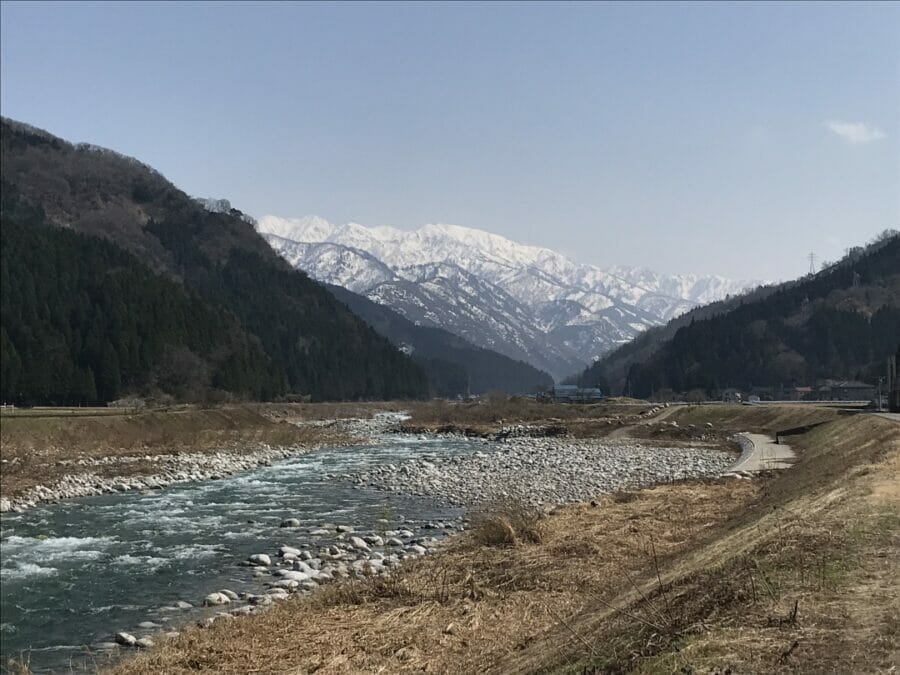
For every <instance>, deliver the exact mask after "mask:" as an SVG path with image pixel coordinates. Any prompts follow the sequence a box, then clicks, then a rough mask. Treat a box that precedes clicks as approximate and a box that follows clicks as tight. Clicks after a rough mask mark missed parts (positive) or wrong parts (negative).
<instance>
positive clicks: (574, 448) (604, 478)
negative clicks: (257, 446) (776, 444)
mask: <svg viewBox="0 0 900 675" xmlns="http://www.w3.org/2000/svg"><path fill="white" fill-rule="evenodd" d="M498 445H499V447H498V449H497V450H495V451H494V452H477V453H472V454H470V455H467V456H460V455H455V456H443V457H440V456H431V457H428V458H412V459H409V460H407V461H405V462H402V463H398V464H386V465H382V466H376V467H372V468H369V469H367V470H365V471H361V472H358V473H356V474H352V475H351V476H350V480H352V481H353V482H354V483H356V484H357V485H366V486H371V487H375V488H376V489H381V490H385V491H389V492H394V493H399V494H412V495H427V496H429V497H442V498H444V499H446V500H448V501H449V502H451V503H452V504H454V505H457V506H478V505H481V504H486V503H491V502H497V501H502V500H507V499H513V500H516V501H521V502H524V503H528V504H530V505H532V506H536V507H541V508H551V507H552V506H555V505H558V504H566V503H572V502H581V501H587V500H590V499H591V498H593V497H595V496H597V495H600V494H604V493H611V492H616V491H618V490H624V489H637V488H641V487H646V486H649V485H653V484H656V483H665V482H670V481H676V480H682V479H686V478H695V477H704V476H719V475H722V473H724V472H725V471H726V470H727V469H728V467H730V466H731V465H732V464H733V463H734V459H735V458H734V456H733V455H732V454H731V453H728V452H724V451H721V450H716V449H712V448H689V447H688V448H684V447H678V448H676V447H657V446H650V445H644V444H641V443H639V442H636V441H631V440H622V441H616V442H610V441H606V440H601V439H571V438H559V437H540V436H539V437H531V436H528V435H527V434H526V433H525V432H522V435H521V436H516V435H511V436H510V437H508V438H507V440H505V441H503V442H502V443H500V444H498ZM427 525H428V526H430V527H431V528H432V529H439V530H441V529H443V530H446V529H452V528H448V527H447V525H448V524H447V523H442V522H431V523H427ZM412 537H413V533H412V532H411V531H409V530H401V531H399V532H398V533H397V535H396V536H395V537H391V538H390V539H388V541H387V544H388V545H389V546H396V545H397V540H398V539H406V540H409V539H410V538H412ZM367 540H368V539H367ZM351 541H352V540H351Z"/></svg>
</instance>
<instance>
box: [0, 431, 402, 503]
mask: <svg viewBox="0 0 900 675" xmlns="http://www.w3.org/2000/svg"><path fill="white" fill-rule="evenodd" d="M399 419H402V416H399V415H396V414H390V413H389V414H379V415H376V416H375V417H374V418H373V419H332V420H314V421H298V422H296V424H297V425H298V426H313V427H320V428H324V429H328V430H331V431H334V433H335V436H336V437H338V436H340V437H341V438H342V439H344V440H343V441H342V443H341V444H342V445H346V446H348V447H350V446H353V445H358V444H361V443H364V442H366V441H367V440H368V439H369V438H370V437H371V436H372V435H373V434H377V433H384V432H385V431H388V430H391V429H393V428H394V427H395V426H396V424H397V421H398V420H399ZM348 438H350V439H353V440H346V439H348ZM325 445H329V443H327V442H326V443H319V444H314V445H292V446H272V445H269V444H266V443H259V444H256V445H252V446H249V447H248V446H246V445H243V446H241V447H228V448H223V449H222V450H221V451H219V452H212V453H209V452H205V453H179V454H155V455H140V454H137V455H129V456H111V457H92V458H86V459H78V460H62V461H60V462H57V464H59V465H63V466H66V467H67V468H68V467H71V473H66V474H65V475H63V476H62V478H60V479H59V480H56V481H54V482H53V483H51V484H46V485H37V486H35V487H33V488H30V489H29V490H27V491H26V492H25V493H23V494H21V495H17V496H15V497H12V498H10V497H6V496H3V497H0V513H5V512H7V511H14V512H17V513H21V512H23V511H25V510H26V509H29V508H32V507H34V506H36V505H38V504H45V503H54V502H58V501H60V500H63V499H73V498H75V497H89V496H92V495H101V494H112V493H115V492H126V491H128V490H158V489H161V488H164V487H168V486H170V485H177V484H179V483H189V482H193V481H203V480H216V479H220V478H224V477H226V476H230V475H233V474H235V473H239V472H241V471H249V470H251V469H254V468H258V467H260V466H268V465H270V464H272V463H273V462H277V461H279V460H283V459H288V458H290V457H297V456H298V455H303V454H306V453H309V452H313V451H315V450H317V449H319V448H321V447H324V446H325ZM5 461H6V460H4V462H5ZM137 463H141V464H143V465H144V467H146V466H147V465H150V466H151V467H152V469H150V470H149V471H147V470H146V468H145V470H144V471H142V472H141V473H140V474H138V475H129V472H128V467H129V465H133V464H137ZM110 474H113V475H110Z"/></svg>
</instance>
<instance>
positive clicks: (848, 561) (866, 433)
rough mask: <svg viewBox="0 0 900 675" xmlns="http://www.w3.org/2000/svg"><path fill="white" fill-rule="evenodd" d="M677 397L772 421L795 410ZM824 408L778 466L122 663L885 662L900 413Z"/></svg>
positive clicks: (754, 666) (203, 634) (662, 491)
mask: <svg viewBox="0 0 900 675" xmlns="http://www.w3.org/2000/svg"><path fill="white" fill-rule="evenodd" d="M743 411H746V412H743ZM757 411H763V412H757ZM765 411H768V412H765ZM673 414H675V413H673ZM678 414H679V415H691V416H696V415H701V414H702V415H704V416H705V415H710V414H714V415H726V414H727V415H728V416H729V423H730V424H732V425H734V426H735V427H738V428H741V427H745V428H757V429H765V428H772V427H773V426H778V425H779V424H781V422H779V421H778V420H779V419H780V418H782V417H786V420H785V421H788V422H790V425H791V426H794V425H795V423H796V422H797V419H798V414H799V413H796V412H794V411H784V410H773V409H767V408H760V409H747V408H736V409H735V410H734V411H731V412H728V411H724V412H723V411H719V412H714V413H710V412H707V409H697V410H695V411H688V410H685V411H681V412H679V413H678ZM815 414H816V413H814V412H810V411H808V410H807V412H805V413H802V414H799V416H800V417H802V418H803V419H804V422H805V421H806V419H807V417H808V416H813V417H814V416H815ZM822 414H823V415H824V414H825V413H822ZM828 416H829V417H830V418H831V419H830V421H827V422H826V423H825V424H823V425H821V426H819V427H816V428H815V429H813V430H812V431H810V432H808V433H807V434H805V435H803V436H797V437H795V438H794V443H795V449H796V450H797V451H798V454H799V461H798V463H797V465H796V466H795V467H794V468H793V469H791V470H790V471H787V472H783V473H780V474H778V475H775V476H773V477H771V478H768V479H761V480H757V481H735V480H721V481H713V482H693V483H684V484H678V485H668V486H661V487H657V488H653V489H650V490H645V491H643V492H641V493H637V494H628V495H618V496H613V497H603V498H601V499H600V500H598V506H597V507H596V508H592V507H590V506H588V505H579V506H573V507H569V508H565V509H562V510H561V511H560V512H559V513H557V514H555V515H553V516H551V517H549V518H547V519H545V520H542V521H540V522H539V523H538V526H539V530H540V532H541V534H542V537H541V542H540V543H519V544H518V545H516V546H513V547H496V546H485V545H484V544H483V543H479V541H478V539H477V537H476V536H474V535H470V536H464V537H462V538H460V539H459V540H457V541H456V542H455V543H454V544H452V545H451V547H450V548H449V549H448V550H446V551H445V552H443V553H441V554H439V555H435V556H429V557H428V558H426V559H423V560H420V561H417V562H416V563H414V564H412V565H409V566H407V567H405V568H404V569H403V570H401V572H400V573H398V574H397V575H396V576H395V577H393V578H391V579H390V580H388V581H371V582H356V583H353V584H344V585H337V586H333V587H329V588H327V589H325V590H324V591H323V592H321V593H320V594H318V595H317V596H314V597H312V598H309V599H295V600H292V601H291V602H288V603H285V604H283V605H280V606H278V607H276V608H274V609H273V610H272V611H271V612H268V613H266V614H264V615H262V616H259V617H254V618H249V619H236V620H233V621H227V622H222V623H220V624H217V625H216V626H214V627H213V628H211V629H209V630H188V631H186V632H185V633H183V634H182V635H180V636H179V637H178V638H175V639H173V640H169V641H165V642H164V643H163V644H162V645H161V646H159V647H158V648H157V649H155V650H152V651H150V652H149V653H143V654H140V655H138V656H137V657H136V658H135V659H133V660H129V661H126V662H123V663H122V664H120V665H119V666H118V667H117V668H116V669H115V672H118V673H141V674H143V673H151V672H153V673H155V672H197V671H205V672H239V671H240V672H247V671H251V670H257V671H259V672H272V671H275V670H279V671H280V670H282V669H283V670H286V671H288V672H311V671H313V670H315V671H316V672H328V673H350V672H376V671H377V672H423V671H427V672H498V673H500V672H502V673H507V672H554V671H564V672H673V671H678V670H679V669H682V668H683V669H685V671H684V672H723V671H724V670H725V669H727V668H731V669H732V671H733V672H760V671H766V672H771V671H780V670H783V671H800V672H811V673H812V672H825V671H827V672H859V671H873V670H878V669H886V668H888V667H889V666H890V665H891V664H892V663H896V661H897V659H898V640H900V624H898V621H897V619H896V616H895V614H896V613H895V612H894V611H893V610H895V609H896V607H897V606H898V602H900V589H898V579H900V573H898V572H900V570H898V566H897V553H898V548H900V547H898V543H900V541H898V536H900V494H898V486H897V482H896V476H897V475H898V470H900V425H897V424H896V423H894V422H891V421H888V420H884V419H880V418H871V417H863V416H857V417H852V418H839V417H835V416H834V415H833V414H832V413H830V412H829V413H828ZM698 421H699V420H698ZM719 421H720V423H722V420H721V419H720V420H719ZM817 421H818V420H817ZM476 534H477V533H476ZM795 603H796V604H795ZM795 607H796V608H797V609H796V612H794V608H795ZM692 669H693V670H692Z"/></svg>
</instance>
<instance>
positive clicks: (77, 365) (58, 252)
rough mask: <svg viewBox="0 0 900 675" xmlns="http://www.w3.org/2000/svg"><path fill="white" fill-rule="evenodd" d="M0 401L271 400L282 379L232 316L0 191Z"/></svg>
mask: <svg viewBox="0 0 900 675" xmlns="http://www.w3.org/2000/svg"><path fill="white" fill-rule="evenodd" d="M0 222H2V228H0V240H2V245H0V282H2V283H0V287H2V297H3V303H2V310H0V312H2V321H0V364H2V365H0V371H2V372H0V399H2V400H3V401H4V402H8V403H18V404H35V403H43V404H46V403H55V404H67V405H72V404H79V403H94V402H96V401H110V400H113V399H116V398H118V397H119V396H120V395H121V394H123V393H127V392H136V391H140V392H142V393H151V394H154V395H159V394H160V393H164V394H169V395H174V396H176V397H178V398H181V399H188V400H197V399H202V398H205V397H206V396H208V395H209V392H210V391H212V390H218V391H219V392H231V393H232V394H236V395H238V396H240V397H247V398H270V397H271V396H273V395H275V394H277V393H279V392H280V391H281V390H282V388H283V383H282V378H281V375H280V374H279V373H278V371H277V369H276V368H274V367H273V364H272V361H271V359H269V357H268V356H267V355H266V353H265V351H264V350H263V349H262V347H261V345H260V344H259V341H258V340H256V338H254V337H252V336H250V335H249V334H247V333H246V332H244V331H242V330H241V328H240V325H239V323H238V321H237V319H236V318H235V317H234V316H233V315H231V314H230V313H227V312H221V311H217V310H216V309H214V308H212V307H211V306H210V305H209V304H207V303H205V302H204V301H203V300H201V299H200V298H199V297H198V296H196V295H195V294H193V293H190V292H188V291H187V290H186V289H185V288H184V286H182V285H181V284H179V283H177V282H175V281H172V280H171V279H168V278H165V277H162V276H160V275H158V274H155V273H154V272H152V271H150V270H149V269H148V268H147V267H145V266H144V265H142V264H141V263H140V261H138V260H137V259H136V258H135V257H134V256H133V255H131V254H130V253H128V252H126V251H124V250H123V249H121V248H119V247H117V246H115V245H114V244H112V243H111V242H108V241H104V240H102V239H98V238H96V237H92V236H88V235H82V234H79V233H77V232H73V231H71V230H64V229H62V228H58V227H53V226H50V225H48V224H46V222H44V217H43V214H42V213H41V211H40V210H39V209H35V208H31V207H28V206H27V205H24V204H22V203H21V202H19V200H18V199H17V196H16V193H15V188H13V187H11V186H10V185H8V184H3V186H2V206H0Z"/></svg>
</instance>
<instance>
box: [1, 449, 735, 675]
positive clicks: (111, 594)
mask: <svg viewBox="0 0 900 675" xmlns="http://www.w3.org/2000/svg"><path fill="white" fill-rule="evenodd" d="M731 460H732V457H731V455H730V454H729V453H724V452H719V451H716V450H713V449H710V448H704V449H665V448H651V449H648V448H643V447H640V446H638V445H635V444H631V443H626V442H622V443H614V444H604V443H602V442H593V441H590V442H588V441H579V442H564V441H561V440H554V439H518V440H513V441H507V442H499V441H484V440H482V439H465V438H461V437H447V436H444V437H433V436H406V435H400V434H382V435H376V436H375V437H374V438H373V439H372V441H371V443H369V444H367V445H362V446H356V447H346V448H326V449H321V450H318V451H316V452H314V453H311V454H306V455H302V456H298V457H294V458H291V459H287V460H284V461H281V462H277V463H275V464H272V465H271V466H264V467H260V468H255V469H252V470H250V471H247V472H245V473H241V474H236V475H233V476H230V477H227V478H224V479H222V480H209V481H202V482H197V483H190V484H184V485H176V486H170V487H168V488H166V489H162V490H157V491H143V492H136V491H135V492H124V493H119V494H109V495H100V496H95V497H85V498H79V499H75V500H70V501H66V502H62V503H59V504H52V505H41V506H37V507H35V508H33V509H31V510H29V511H26V512H24V513H9V514H4V515H3V517H2V521H0V522H2V535H0V536H2V540H0V545H2V564H0V575H2V591H0V606H2V625H0V631H2V660H3V662H6V660H7V659H8V658H9V657H11V656H20V657H21V658H22V660H23V661H25V662H28V663H29V664H30V667H31V668H32V669H33V670H34V671H35V672H59V671H60V670H64V671H69V670H74V671H80V670H92V669H95V668H96V666H97V665H98V664H102V663H103V662H104V660H107V659H109V658H115V657H116V656H117V655H119V654H120V653H121V649H120V648H119V647H115V646H113V644H112V643H114V641H115V635H116V633H118V632H120V631H124V632H127V633H129V634H130V635H132V636H134V637H135V638H138V639H140V638H144V637H149V638H151V639H152V638H153V636H156V635H159V634H160V633H164V632H166V631H171V630H173V629H175V630H177V629H178V628H179V627H180V626H182V625H184V624H186V623H189V622H194V621H198V620H199V621H204V620H209V619H210V618H211V617H212V618H215V617H216V616H217V615H221V614H222V613H223V610H225V611H231V612H234V611H241V609H247V610H255V609H258V607H256V606H254V607H251V606H250V605H251V604H253V605H257V604H262V603H261V600H265V601H266V602H269V601H270V600H271V599H272V598H268V597H266V596H265V594H266V593H273V592H274V591H279V590H285V589H286V588H287V587H289V586H290V587H291V588H290V590H291V591H294V590H302V589H303V588H308V589H311V588H313V587H314V586H315V583H316V581H315V580H318V581H319V582H322V583H324V580H323V579H322V578H320V577H319V576H317V575H318V574H319V573H320V572H323V571H325V572H327V573H328V574H329V575H330V574H331V573H332V572H333V573H334V578H337V577H338V576H344V575H345V574H347V573H349V574H351V575H352V574H355V573H361V572H363V571H365V572H367V573H368V572H371V571H372V570H371V569H368V566H369V565H370V564H372V565H374V566H375V571H380V570H381V569H383V568H384V570H385V571H387V569H388V568H389V567H390V566H393V565H395V564H399V563H400V562H401V561H402V560H404V559H406V558H409V557H413V556H415V555H423V554H425V553H426V552H428V551H430V550H433V547H434V546H436V545H438V543H439V542H440V541H441V539H442V538H444V537H446V536H447V535H449V534H452V533H454V532H456V531H458V530H460V529H461V528H462V527H463V526H464V524H465V520H464V519H465V515H466V511H465V508H466V507H467V506H472V505H473V504H474V503H475V502H477V501H484V500H490V499H493V498H496V497H504V496H517V497H521V496H522V495H523V494H525V492H526V491H530V492H531V493H533V494H534V495H539V496H540V499H539V500H538V501H539V502H540V503H542V504H543V505H545V506H549V505H552V503H559V502H564V501H574V500H578V499H586V498H590V496H592V495H594V494H597V493H598V492H602V491H612V490H615V489H621V488H623V487H636V486H641V485H648V484H652V483H654V482H663V481H667V480H671V479H676V478H686V477H691V476H712V475H718V474H719V473H720V472H721V471H722V470H723V469H724V468H725V467H726V466H727V465H728V464H729V463H730V462H731ZM285 525H286V526H285ZM351 529H352V532H351V531H350V530H351ZM284 546H288V547H291V548H290V549H282V553H284V551H285V550H287V551H289V552H288V553H287V554H286V555H285V557H282V558H279V557H278V555H277V552H278V550H279V547H284ZM260 554H262V555H263V556H269V558H270V560H263V561H262V562H261V563H259V562H258V564H257V565H256V566H250V565H248V564H247V561H248V559H249V558H250V557H251V556H259V555H260ZM292 559H293V560H292ZM309 565H313V566H314V567H315V568H316V569H315V570H313V569H310V567H309ZM360 565H363V566H365V567H366V569H364V567H361V566H360ZM286 570H290V572H288V574H287V575H286V577H287V578H286V577H285V576H278V575H284V574H285V571H286ZM298 570H299V572H298ZM292 574H293V575H294V577H295V578H296V579H304V578H305V577H306V576H307V575H308V576H309V577H310V580H309V581H304V582H303V583H302V584H294V583H293V580H292V579H291V578H290V576H291V575H292ZM272 586H280V587H281V588H280V589H279V588H273V587H272ZM298 587H299V588H298ZM223 590H227V591H228V592H229V594H230V596H234V601H233V602H231V601H230V600H229V602H228V604H227V606H214V607H203V604H204V599H205V598H208V596H210V594H216V595H218V594H219V593H220V592H221V591H223ZM272 597H273V598H274V599H276V600H277V599H281V598H283V597H286V594H281V593H279V595H278V597H275V596H272Z"/></svg>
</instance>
